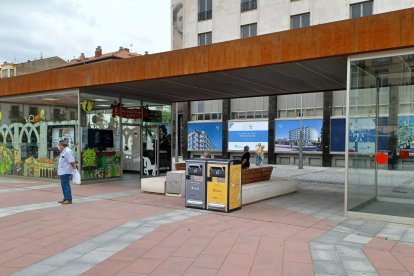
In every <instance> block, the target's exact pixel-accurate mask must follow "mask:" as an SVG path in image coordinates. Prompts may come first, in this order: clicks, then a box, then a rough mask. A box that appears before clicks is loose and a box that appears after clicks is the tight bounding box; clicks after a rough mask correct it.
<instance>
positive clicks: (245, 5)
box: [241, 0, 257, 12]
mask: <svg viewBox="0 0 414 276" xmlns="http://www.w3.org/2000/svg"><path fill="white" fill-rule="evenodd" d="M255 9H257V0H250V1H243V2H241V11H242V12H244V11H250V10H255Z"/></svg>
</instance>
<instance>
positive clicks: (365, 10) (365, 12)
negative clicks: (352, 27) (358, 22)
mask: <svg viewBox="0 0 414 276" xmlns="http://www.w3.org/2000/svg"><path fill="white" fill-rule="evenodd" d="M372 8H373V1H367V2H362V3H357V4H353V5H351V18H359V17H364V16H369V15H372Z"/></svg>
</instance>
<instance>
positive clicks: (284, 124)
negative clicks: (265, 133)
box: [275, 119, 322, 139]
mask: <svg viewBox="0 0 414 276" xmlns="http://www.w3.org/2000/svg"><path fill="white" fill-rule="evenodd" d="M307 126H308V127H310V128H315V129H316V130H317V131H318V133H319V136H320V133H321V129H322V120H321V119H320V120H303V127H307ZM299 127H300V120H277V121H276V122H275V131H276V139H288V138H289V131H290V130H292V129H296V128H299Z"/></svg>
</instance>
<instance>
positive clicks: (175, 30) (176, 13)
mask: <svg viewBox="0 0 414 276" xmlns="http://www.w3.org/2000/svg"><path fill="white" fill-rule="evenodd" d="M183 18H184V6H183V3H182V2H179V3H176V4H175V5H173V7H172V38H173V42H172V43H173V45H172V46H173V47H172V49H173V50H177V49H182V48H183V47H184V36H183V30H184V27H183V26H184V25H183V23H184V22H183Z"/></svg>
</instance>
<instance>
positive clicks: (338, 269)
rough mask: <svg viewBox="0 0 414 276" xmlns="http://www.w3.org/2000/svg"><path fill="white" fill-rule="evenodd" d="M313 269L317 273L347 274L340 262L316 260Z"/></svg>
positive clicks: (339, 275)
mask: <svg viewBox="0 0 414 276" xmlns="http://www.w3.org/2000/svg"><path fill="white" fill-rule="evenodd" d="M313 270H314V272H315V274H324V275H338V276H342V275H344V276H346V271H345V268H344V267H343V265H342V263H340V262H337V263H332V262H325V261H314V262H313Z"/></svg>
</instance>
